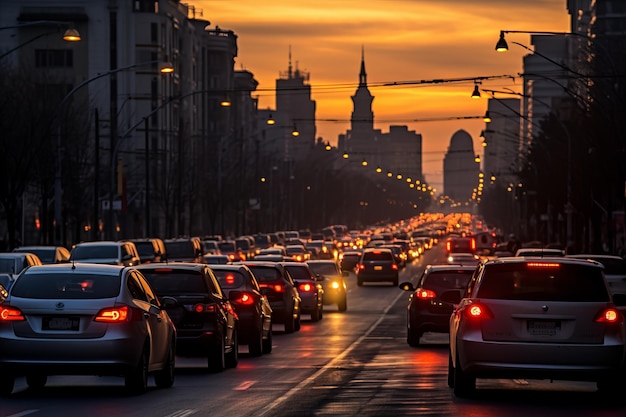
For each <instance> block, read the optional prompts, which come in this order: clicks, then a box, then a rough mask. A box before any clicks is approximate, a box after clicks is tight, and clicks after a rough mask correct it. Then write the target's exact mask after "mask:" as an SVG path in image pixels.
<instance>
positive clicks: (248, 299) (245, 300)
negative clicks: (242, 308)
mask: <svg viewBox="0 0 626 417" xmlns="http://www.w3.org/2000/svg"><path fill="white" fill-rule="evenodd" d="M235 302H236V303H238V304H243V305H250V304H254V297H252V296H251V295H250V294H247V293H245V292H244V293H243V294H241V297H239V298H238V299H237V300H235Z"/></svg>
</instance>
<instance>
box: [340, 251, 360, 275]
mask: <svg viewBox="0 0 626 417" xmlns="http://www.w3.org/2000/svg"><path fill="white" fill-rule="evenodd" d="M362 254H363V252H361V251H356V250H351V251H346V252H343V253H342V254H341V255H340V256H339V258H340V259H341V261H340V263H339V267H340V268H341V270H342V271H349V272H355V271H356V266H357V265H358V263H359V260H360V259H361V255H362Z"/></svg>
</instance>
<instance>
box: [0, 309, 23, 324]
mask: <svg viewBox="0 0 626 417" xmlns="http://www.w3.org/2000/svg"><path fill="white" fill-rule="evenodd" d="M24 320H25V318H24V314H22V312H21V311H20V309H18V308H13V307H9V306H7V307H2V308H1V309H0V321H24Z"/></svg>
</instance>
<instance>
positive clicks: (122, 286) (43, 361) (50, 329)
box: [0, 262, 176, 396]
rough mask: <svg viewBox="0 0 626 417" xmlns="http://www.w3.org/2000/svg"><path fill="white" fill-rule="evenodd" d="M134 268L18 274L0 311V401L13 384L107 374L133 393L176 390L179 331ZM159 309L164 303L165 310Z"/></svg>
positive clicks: (61, 267) (63, 267) (78, 266)
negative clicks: (150, 383)
mask: <svg viewBox="0 0 626 417" xmlns="http://www.w3.org/2000/svg"><path fill="white" fill-rule="evenodd" d="M171 301H172V300H168V299H165V298H161V299H159V298H158V297H157V296H156V295H155V292H154V291H153V290H152V288H151V287H150V285H149V284H148V282H147V281H146V279H145V278H144V276H143V275H142V274H141V272H139V271H138V270H137V269H136V268H135V267H124V266H118V265H103V264H88V263H78V262H73V263H64V264H54V265H43V266H37V267H34V268H29V269H27V270H25V271H23V272H22V274H21V275H20V277H19V278H18V279H17V280H16V281H15V283H14V284H13V286H12V287H11V289H10V291H9V298H8V299H7V300H6V301H5V302H4V303H3V304H1V305H0V368H2V378H1V379H0V394H1V395H4V396H6V395H10V394H11V392H12V391H13V388H14V383H15V378H16V377H19V376H26V383H27V384H28V386H29V387H31V388H33V389H37V388H42V387H43V386H45V384H46V382H47V378H48V376H49V375H112V376H123V377H124V378H125V386H126V389H127V390H128V391H129V392H131V393H134V394H140V393H143V392H144V391H146V389H147V385H148V374H154V381H155V383H156V386H157V387H163V388H168V387H171V386H172V385H173V383H174V368H175V349H176V328H175V327H174V324H173V323H172V321H171V320H170V317H169V315H168V314H167V312H166V310H165V308H164V305H166V304H167V302H171ZM162 303H163V304H162Z"/></svg>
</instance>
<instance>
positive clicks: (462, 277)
mask: <svg viewBox="0 0 626 417" xmlns="http://www.w3.org/2000/svg"><path fill="white" fill-rule="evenodd" d="M472 273H473V271H458V272H454V271H441V272H431V273H430V274H428V275H426V276H425V277H424V280H423V282H422V285H421V286H422V288H426V289H430V288H442V289H450V290H451V289H464V288H466V287H467V283H468V282H469V280H470V278H471V277H472Z"/></svg>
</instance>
